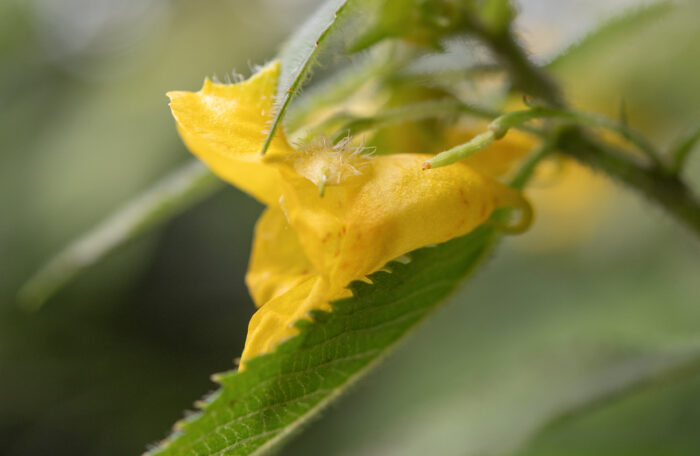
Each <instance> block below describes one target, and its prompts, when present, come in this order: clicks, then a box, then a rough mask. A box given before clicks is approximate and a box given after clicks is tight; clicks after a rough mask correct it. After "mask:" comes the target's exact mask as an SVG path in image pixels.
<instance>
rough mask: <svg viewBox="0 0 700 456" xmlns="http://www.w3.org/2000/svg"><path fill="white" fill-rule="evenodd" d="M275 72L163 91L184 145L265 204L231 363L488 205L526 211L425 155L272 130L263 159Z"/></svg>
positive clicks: (514, 195) (478, 178)
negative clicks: (248, 310) (249, 305)
mask: <svg viewBox="0 0 700 456" xmlns="http://www.w3.org/2000/svg"><path fill="white" fill-rule="evenodd" d="M279 70H280V64H279V62H273V63H271V64H269V65H267V66H266V67H265V68H263V69H261V70H260V71H259V72H258V73H257V74H256V75H254V76H253V77H251V78H250V79H249V80H247V81H244V82H241V83H238V84H233V85H225V84H218V83H213V82H211V81H209V80H207V81H205V83H204V87H203V88H202V90H200V91H199V92H196V93H191V92H170V93H169V94H168V95H169V96H170V99H171V103H170V106H171V109H172V112H173V115H174V116H175V119H176V121H177V125H178V129H179V131H180V134H181V135H182V137H183V140H184V141H185V143H186V144H187V146H188V148H189V149H190V150H191V151H192V152H193V153H194V154H195V155H197V156H198V157H199V158H200V159H202V160H203V161H204V162H206V163H207V164H208V165H209V166H210V167H211V169H212V170H213V171H214V172H215V173H217V174H218V175H219V176H221V177H222V178H223V179H225V180H227V181H229V182H231V183H232V184H234V185H236V186H237V187H239V188H241V189H243V190H245V191H246V192H248V193H250V194H251V195H253V196H254V197H256V198H257V199H258V200H260V201H262V202H263V203H265V204H266V205H267V209H266V210H265V212H264V213H263V215H262V217H261V218H260V220H259V221H258V224H257V226H256V229H255V238H254V242H253V249H252V254H251V259H250V264H249V271H248V274H247V277H246V282H247V284H248V287H249V289H250V292H251V295H252V296H253V299H254V301H255V304H256V305H257V306H258V307H259V308H260V309H259V310H258V311H257V312H256V313H255V315H254V316H253V318H252V319H251V321H250V324H249V328H248V336H247V339H246V344H245V348H244V351H243V355H242V364H241V368H244V367H245V362H246V361H247V360H248V359H250V358H252V357H254V356H257V355H259V354H262V353H267V352H270V351H271V350H273V349H274V347H275V346H276V345H277V344H279V343H280V342H282V341H283V340H285V339H287V338H289V337H291V336H294V335H295V334H296V329H295V328H294V326H293V324H294V322H296V321H297V320H299V319H302V318H308V315H309V311H311V310H313V309H320V310H326V311H330V310H331V307H330V302H331V301H333V300H335V299H338V298H341V297H344V296H349V295H350V292H349V291H348V289H347V288H346V287H347V285H348V284H349V283H350V282H351V281H353V280H362V279H364V278H365V277H366V276H367V275H368V274H370V273H372V272H374V271H376V270H378V269H380V268H382V267H383V266H384V265H385V264H386V263H387V262H389V261H390V260H392V259H395V258H397V257H399V256H401V255H403V254H405V253H407V252H410V251H411V250H414V249H416V248H419V247H423V246H426V245H430V244H437V243H441V242H444V241H447V240H449V239H452V238H454V237H457V236H461V235H464V234H466V233H468V232H470V231H471V230H473V229H474V228H475V227H477V226H478V225H479V224H481V223H483V222H484V221H486V220H487V219H488V217H489V216H490V214H491V213H492V212H493V210H494V209H496V208H500V207H518V208H521V209H523V213H524V214H529V213H530V208H529V205H528V203H527V202H526V201H525V199H524V198H523V197H522V195H521V194H520V193H519V192H517V191H515V190H512V189H510V188H509V187H507V186H505V185H503V184H501V183H500V182H498V181H496V180H495V179H493V178H492V177H489V176H488V175H487V174H485V173H482V172H480V170H479V169H477V168H475V167H472V166H468V165H466V164H464V163H458V164H456V165H453V166H449V167H444V168H439V169H435V170H430V171H421V165H422V163H423V162H424V161H425V160H426V159H427V158H429V157H430V156H429V155H426V154H409V153H395V154H392V155H377V156H372V155H371V154H367V153H365V152H366V151H364V150H363V148H361V147H358V146H357V145H354V144H353V143H352V141H350V140H346V141H341V142H340V143H338V144H335V145H334V144H332V143H330V142H329V141H328V140H326V139H324V138H316V139H314V140H311V141H309V142H308V143H306V144H302V145H299V146H298V147H296V148H295V147H292V146H291V145H290V144H289V143H288V142H287V140H286V138H285V135H284V133H283V132H281V131H279V132H278V133H277V134H276V136H275V138H274V140H273V141H272V146H271V147H270V149H269V150H268V152H267V154H266V155H265V156H264V157H263V156H262V155H261V154H260V151H261V149H262V144H263V141H264V139H265V134H266V130H267V128H269V124H270V121H271V118H272V115H273V107H274V106H273V102H274V101H273V98H274V94H275V90H276V85H277V79H278V76H279ZM503 144H508V143H507V142H503ZM396 152H401V151H396ZM319 189H320V190H321V191H319Z"/></svg>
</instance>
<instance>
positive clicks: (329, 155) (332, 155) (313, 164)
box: [289, 136, 372, 186]
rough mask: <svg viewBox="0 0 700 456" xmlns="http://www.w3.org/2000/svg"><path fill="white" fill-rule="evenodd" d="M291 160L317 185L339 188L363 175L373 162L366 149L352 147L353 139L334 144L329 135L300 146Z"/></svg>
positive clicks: (295, 167) (301, 173) (298, 171)
mask: <svg viewBox="0 0 700 456" xmlns="http://www.w3.org/2000/svg"><path fill="white" fill-rule="evenodd" d="M289 159H290V160H291V161H292V163H293V165H294V169H295V171H296V172H297V173H299V174H300V175H302V176H304V177H305V178H307V179H308V180H310V181H311V182H313V183H314V184H315V185H317V186H318V185H340V184H342V183H343V182H345V181H346V180H347V179H350V178H352V177H354V176H360V175H361V174H362V172H363V169H364V168H365V167H366V166H367V165H368V164H369V162H370V161H371V160H372V157H371V155H370V154H369V153H368V150H367V148H366V147H364V146H362V145H359V146H358V145H353V144H352V142H351V138H350V137H346V138H343V139H342V140H340V141H338V143H336V144H333V141H331V140H330V139H329V138H328V137H326V136H315V137H313V138H312V139H310V140H309V141H306V142H305V143H303V144H298V145H297V151H296V152H295V153H293V154H292V155H291V156H290V157H289Z"/></svg>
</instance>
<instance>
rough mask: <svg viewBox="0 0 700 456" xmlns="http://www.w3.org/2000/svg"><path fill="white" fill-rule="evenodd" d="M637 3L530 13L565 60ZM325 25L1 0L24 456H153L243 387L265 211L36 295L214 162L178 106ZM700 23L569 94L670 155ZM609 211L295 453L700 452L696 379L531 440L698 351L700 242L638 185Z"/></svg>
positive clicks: (226, 209)
mask: <svg viewBox="0 0 700 456" xmlns="http://www.w3.org/2000/svg"><path fill="white" fill-rule="evenodd" d="M636 3H638V2H634V1H629V0H627V1H623V0H617V1H605V2H603V1H584V0H578V1H571V2H556V1H555V0H549V1H536V0H528V1H523V2H521V8H522V12H523V15H522V17H521V18H520V22H519V27H520V29H521V31H522V36H523V39H524V41H525V42H526V43H528V44H529V45H530V46H531V48H532V49H534V50H535V53H536V54H535V57H536V58H539V59H541V60H542V61H546V59H547V56H548V55H551V54H552V53H555V52H557V51H558V50H560V49H562V48H563V47H564V46H565V45H566V44H568V43H570V42H571V41H572V40H575V39H577V38H580V37H581V36H582V35H583V34H584V33H586V32H587V30H589V29H590V28H591V27H593V26H594V25H595V24H596V23H597V22H599V21H600V19H601V18H603V17H605V16H607V15H609V14H612V13H614V12H616V11H619V10H620V9H621V8H623V7H627V6H630V5H635V4H636ZM317 4H318V2H316V1H313V0H295V1H289V0H265V1H254V0H245V1H244V0H229V1H202V0H200V1H197V2H193V1H190V2H187V1H175V0H170V1H168V0H147V1H146V0H141V1H139V0H120V1H113V0H31V1H16V2H15V1H8V0H5V1H3V2H0V87H1V89H0V210H1V212H0V214H2V215H1V216H0V453H1V454H4V455H46V454H51V455H63V454H65V455H92V454H99V455H123V454H138V453H140V452H141V451H143V450H144V449H145V446H146V444H148V443H149V442H154V441H156V440H158V439H160V438H162V437H164V436H165V434H166V433H167V432H168V430H169V428H170V425H171V424H172V423H173V422H174V421H175V420H177V419H178V418H180V417H181V416H182V414H183V410H186V409H189V408H192V402H193V401H194V400H195V399H198V398H199V397H201V396H202V395H203V394H204V393H206V392H207V391H209V390H211V389H212V388H213V387H214V385H213V383H211V382H210V381H209V379H208V377H209V375H210V374H211V373H213V372H218V371H222V370H227V369H230V368H231V367H232V360H233V358H234V357H236V356H238V354H239V353H240V351H241V349H242V345H243V341H244V337H245V329H246V327H247V323H248V319H249V317H250V315H251V314H252V312H253V305H252V302H251V301H250V298H249V297H248V294H247V291H246V289H245V286H244V283H243V276H244V272H245V268H246V264H247V258H248V252H249V247H250V240H251V237H252V227H253V225H254V222H255V219H256V217H257V215H258V214H259V213H260V211H261V209H262V208H261V206H260V205H259V204H257V203H256V202H254V201H252V200H251V199H250V198H248V197H246V196H245V195H243V194H241V193H240V192H238V191H237V190H235V189H233V188H227V189H225V190H224V191H222V192H219V193H218V194H217V195H216V196H215V197H213V198H211V199H209V200H207V201H205V202H203V203H201V204H199V205H197V206H196V207H194V208H192V209H190V210H188V211H186V212H185V213H184V214H182V215H180V216H178V217H177V218H175V219H174V220H173V221H171V222H170V223H168V224H167V225H166V226H165V227H163V228H162V229H159V230H157V232H154V233H152V234H149V235H147V236H145V237H143V238H140V239H138V240H137V241H135V242H133V243H131V245H129V246H128V247H127V248H125V249H122V250H121V251H119V252H118V253H117V254H115V255H112V256H111V257H109V258H108V259H107V260H106V261H104V262H103V263H101V264H100V265H98V266H97V267H95V268H94V269H92V270H90V271H88V272H87V273H86V274H84V275H82V276H80V277H79V278H78V279H77V280H76V281H74V282H73V283H71V284H70V285H69V286H68V287H67V288H65V289H64V290H62V291H61V292H60V293H59V294H58V295H56V296H55V297H54V298H52V299H51V300H50V301H49V303H48V304H47V305H46V307H45V308H44V309H42V310H41V311H39V312H37V313H27V312H23V311H21V310H19V309H18V307H17V305H16V299H15V296H16V292H17V290H18V288H19V286H20V285H21V284H22V282H23V281H24V280H26V279H27V278H28V277H29V276H30V275H31V273H32V272H34V271H35V270H36V268H37V267H38V266H40V264H41V263H42V261H43V260H45V259H46V258H47V257H48V256H50V255H51V254H52V253H55V252H56V251H57V250H58V249H59V248H60V247H61V246H63V245H64V244H65V243H67V242H68V241H70V240H71V239H72V238H73V237H75V236H76V235H77V234H79V233H81V232H83V231H84V230H86V229H88V228H89V227H91V226H92V225H94V224H95V223H96V222H98V221H100V220H101V219H102V218H103V217H105V216H106V215H108V214H109V213H110V212H111V211H112V210H113V209H114V208H116V207H117V206H118V205H119V204H120V203H122V202H124V201H127V200H128V199H129V198H130V197H133V196H135V195H137V194H138V193H139V192H141V191H143V190H144V189H146V188H148V187H149V184H151V183H152V182H154V180H155V179H157V178H159V177H161V176H163V175H165V174H167V173H168V172H169V171H170V170H172V169H174V168H176V167H177V166H178V165H179V164H180V163H184V162H186V161H187V160H188V159H189V158H190V157H189V154H188V152H187V151H186V150H185V148H184V147H183V146H182V144H181V142H180V140H179V138H178V136H177V133H176V131H175V127H174V123H173V121H172V119H171V116H170V113H169V111H168V108H167V100H166V97H165V95H164V94H165V92H166V91H168V90H173V89H183V90H195V89H198V88H199V86H200V84H201V82H202V80H203V78H204V76H206V75H210V76H211V75H216V76H218V77H219V79H222V80H224V79H225V78H226V75H227V74H230V73H231V71H232V70H237V71H238V72H241V73H244V74H248V73H249V68H250V66H251V65H252V64H256V63H262V62H264V61H265V60H267V59H270V58H271V57H273V56H274V54H275V52H276V49H277V47H278V45H279V43H280V42H281V41H282V40H283V39H284V37H285V36H287V35H288V33H289V32H290V30H291V29H292V28H293V27H294V25H295V24H297V23H298V22H300V21H301V20H302V19H303V18H304V17H306V16H307V15H308V14H309V13H310V12H311V11H313V9H314V8H315V6H316V5H317ZM697 17H700V8H699V7H698V4H697V3H696V2H688V3H687V4H683V5H681V6H680V7H679V8H678V9H677V11H675V12H672V13H670V14H668V15H666V16H664V18H663V19H661V20H659V21H657V22H655V23H653V24H652V25H651V26H649V27H648V28H647V29H645V31H643V32H640V33H622V34H617V35H614V36H612V37H610V40H609V41H608V42H607V43H605V45H603V43H599V45H596V46H593V47H592V48H589V49H588V50H587V51H586V52H585V53H583V55H580V56H579V57H577V59H575V60H574V61H573V62H569V63H568V64H567V65H565V66H564V67H563V68H559V69H558V74H559V75H560V76H561V77H562V78H563V81H564V83H565V86H566V88H567V91H568V93H569V96H570V97H571V98H572V99H574V100H576V101H577V103H578V104H579V105H580V106H584V107H589V108H591V107H595V108H596V109H598V110H601V111H603V112H607V113H609V114H611V115H615V114H616V112H617V109H618V105H619V101H620V99H621V98H624V99H625V101H626V103H627V106H628V109H629V112H630V123H631V124H632V125H634V126H637V127H639V128H640V129H642V130H644V131H645V132H647V133H648V134H649V135H650V136H651V137H652V138H653V139H654V140H655V141H656V142H657V143H658V144H659V145H661V146H666V145H668V144H670V143H671V142H672V140H673V138H675V137H676V136H677V135H678V134H680V133H682V132H683V131H686V130H687V129H689V128H691V127H693V126H694V125H695V124H697V122H699V121H700V83H699V82H698V81H700V79H699V78H698V75H699V74H700V45H698V43H700V28H699V27H698V26H697V23H696V22H697V21H696V19H697ZM698 162H700V160H698V159H697V158H696V159H694V160H691V163H690V168H689V169H688V171H687V174H688V176H689V178H690V180H691V181H694V182H696V183H697V182H700V166H699V165H700V163H698ZM696 187H697V186H696ZM581 191H582V192H585V191H586V188H585V186H584V185H583V184H582V186H581ZM602 199H603V200H605V201H602V200H601V204H600V208H596V207H594V208H593V209H589V210H588V211H587V212H586V213H583V214H581V220H582V222H581V223H584V222H583V221H584V220H592V221H594V222H595V223H594V224H593V226H594V229H592V230H591V231H590V232H589V233H587V235H586V236H583V237H581V238H578V237H577V238H576V239H572V240H571V242H570V243H568V244H566V245H563V246H562V245H559V246H558V248H557V249H542V248H532V245H531V244H533V243H534V242H530V241H529V240H528V239H530V238H529V237H528V236H530V235H525V236H523V237H522V238H520V239H508V240H507V241H506V242H505V243H504V244H503V245H502V246H501V247H500V248H499V249H498V252H497V253H498V255H496V256H495V257H494V258H493V259H492V260H491V261H490V262H489V263H488V264H487V265H486V267H485V268H483V269H482V270H481V271H480V273H479V274H478V275H477V277H476V278H475V279H474V280H472V281H471V282H470V283H469V286H467V287H466V288H465V289H464V290H462V291H461V292H459V293H458V294H457V295H456V296H455V297H454V298H453V299H451V302H450V303H449V304H448V305H447V306H446V307H445V308H443V309H442V310H441V311H440V312H438V313H437V314H436V316H435V317H434V318H433V319H432V320H430V321H429V322H427V323H426V324H425V325H423V326H422V327H421V328H420V329H419V330H418V331H417V332H416V333H415V334H414V336H413V337H411V338H410V340H408V341H407V342H406V343H404V344H403V345H402V346H401V348H400V349H399V350H398V351H397V352H396V353H395V354H394V355H393V356H392V357H390V358H389V360H388V361H387V362H385V363H384V364H383V365H381V367H380V368H379V369H377V370H376V371H375V372H373V373H372V374H371V375H370V376H369V377H368V378H367V379H365V380H364V381H362V382H361V383H360V384H359V385H358V386H357V387H355V388H354V390H353V391H352V392H351V393H350V394H348V395H347V396H345V397H344V398H343V399H341V400H340V401H339V402H338V403H336V404H335V405H334V406H332V407H331V409H330V410H329V411H328V412H327V413H325V414H324V416H323V418H322V419H321V420H319V421H318V422H315V423H314V424H312V425H311V426H309V428H308V429H306V430H305V431H304V432H303V433H302V434H301V435H300V436H298V437H297V439H296V440H294V441H293V442H292V443H291V445H289V446H288V447H286V448H285V449H284V450H283V451H282V454H289V455H316V454H319V455H413V454H415V455H422V454H426V453H431V452H432V453H433V454H438V455H492V454H506V453H509V452H516V453H517V454H528V455H529V454H532V455H535V454H537V455H541V454H576V455H578V454H580V455H600V454H611V455H612V454H614V455H622V454H634V455H668V454H678V455H696V454H700V432H698V429H700V376H695V377H694V376H692V375H691V376H686V377H684V378H683V379H681V380H679V381H677V382H676V383H674V384H672V385H670V386H668V385H667V386H664V387H660V388H655V389H650V390H649V391H646V392H644V393H640V394H638V395H635V396H633V397H630V398H627V399H625V400H622V401H619V402H616V403H614V404H611V405H609V406H606V407H604V408H601V409H600V410H596V411H593V412H591V413H589V414H587V415H585V416H582V417H580V418H576V419H572V420H569V421H567V422H565V423H563V424H561V425H559V426H556V427H554V428H552V429H551V430H550V431H548V432H546V433H542V434H540V435H539V436H538V437H537V438H534V439H532V438H531V437H532V436H533V433H535V432H536V430H537V429H538V428H539V427H540V426H541V425H542V423H543V422H546V421H547V420H548V419H549V417H551V416H553V415H556V413H557V411H558V410H560V409H562V408H563V407H565V405H566V404H567V403H568V402H570V401H571V400H573V399H575V398H577V397H579V396H581V395H585V394H586V393H587V392H588V391H591V390H594V389H595V388H597V387H598V386H599V385H601V384H605V383H606V382H610V381H614V379H615V378H617V376H619V375H620V366H623V367H624V366H628V365H630V364H635V363H636V364H638V363H645V362H648V361H650V360H652V361H653V360H658V359H664V357H665V356H666V353H669V352H675V351H677V350H682V349H685V348H687V347H690V348H692V347H697V345H698V343H700V337H699V336H700V243H698V242H697V240H696V239H693V238H692V237H691V236H690V235H689V234H688V233H686V232H685V231H684V230H683V229H682V228H680V227H678V226H676V225H675V224H674V222H673V221H670V220H668V219H667V218H665V217H664V215H663V214H662V213H661V212H660V211H659V210H658V209H656V208H652V207H650V206H649V205H647V204H646V203H645V202H644V201H642V200H641V199H639V198H638V197H637V196H636V195H632V194H630V193H629V192H628V191H626V190H624V189H621V188H618V187H611V188H610V189H607V190H606V192H605V194H604V197H603V198H602ZM603 203H604V204H603ZM538 229H539V228H538V226H537V225H536V226H535V228H534V230H535V231H537V230H538ZM532 235H533V236H535V235H536V233H533V234H532ZM533 239H534V238H533ZM525 442H527V443H525ZM523 443H525V444H524V445H522V444H523Z"/></svg>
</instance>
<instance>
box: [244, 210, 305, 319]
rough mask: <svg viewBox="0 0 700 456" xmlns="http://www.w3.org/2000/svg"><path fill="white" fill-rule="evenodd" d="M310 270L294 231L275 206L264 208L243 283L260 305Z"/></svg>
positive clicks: (296, 282) (283, 290)
mask: <svg viewBox="0 0 700 456" xmlns="http://www.w3.org/2000/svg"><path fill="white" fill-rule="evenodd" d="M312 273H313V268H312V266H311V264H310V263H309V261H308V260H307V259H306V255H305V253H304V250H303V249H302V248H301V245H300V244H299V239H298V238H297V235H296V233H295V232H294V230H292V228H291V227H290V226H289V223H287V219H286V218H285V216H284V213H282V211H281V210H280V208H279V207H275V206H271V207H269V208H267V209H266V210H265V212H264V213H263V215H262V216H261V217H260V219H259V220H258V223H257V225H256V227H255V236H254V238H253V250H252V253H251V255H250V263H249V265H248V273H247V274H246V284H247V285H248V289H249V290H250V294H251V295H252V296H253V301H255V305H256V306H258V307H260V306H262V305H263V304H265V303H266V302H268V301H270V300H271V299H273V298H276V297H277V296H279V295H281V294H284V293H285V292H287V291H288V290H290V289H291V288H293V287H294V286H296V285H298V284H299V283H301V282H303V281H304V280H305V279H307V278H308V277H310V276H311V275H312Z"/></svg>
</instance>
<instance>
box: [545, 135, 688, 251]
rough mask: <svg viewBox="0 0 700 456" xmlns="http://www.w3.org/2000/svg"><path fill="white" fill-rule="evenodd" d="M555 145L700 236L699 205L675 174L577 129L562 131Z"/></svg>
mask: <svg viewBox="0 0 700 456" xmlns="http://www.w3.org/2000/svg"><path fill="white" fill-rule="evenodd" d="M557 146H558V148H559V150H561V151H562V152H563V153H565V154H566V155H569V156H571V157H573V158H575V159H577V160H579V161H580V162H582V163H585V164H587V165H589V166H590V167H591V168H594V169H599V170H601V171H604V172H605V173H606V174H607V175H608V176H610V177H612V178H614V179H616V180H618V181H620V182H622V183H624V184H625V185H627V186H629V187H631V188H634V189H636V190H637V191H639V192H641V193H643V194H644V195H646V196H647V197H648V198H649V199H650V200H651V201H653V202H654V203H656V204H657V205H658V206H660V207H661V208H663V209H664V210H665V211H666V212H667V213H668V214H670V215H671V216H673V217H674V218H675V219H676V220H678V221H679V222H681V223H683V224H684V225H685V226H686V227H688V228H689V229H690V230H691V231H692V232H693V233H694V234H695V235H696V236H697V237H698V238H700V205H699V204H698V201H697V199H696V198H695V195H693V194H692V192H691V191H690V189H689V188H688V187H687V186H686V185H685V184H684V183H683V181H682V180H681V179H680V178H679V177H678V176H675V175H671V174H668V173H665V172H663V171H661V170H659V169H658V168H654V167H649V166H645V165H643V164H640V163H638V162H637V161H636V160H635V159H634V158H633V157H630V156H629V154H625V153H624V152H622V151H619V150H617V149H615V148H614V147H612V146H609V145H607V144H603V143H600V142H597V141H595V140H593V139H592V138H590V137H588V136H586V135H585V134H583V133H582V132H581V131H579V130H577V129H567V130H566V131H565V132H563V133H562V134H561V136H560V138H559V141H558V142H557Z"/></svg>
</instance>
